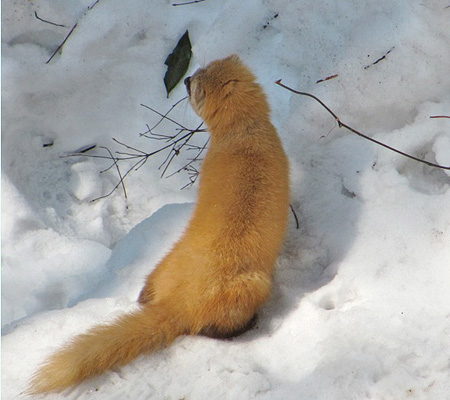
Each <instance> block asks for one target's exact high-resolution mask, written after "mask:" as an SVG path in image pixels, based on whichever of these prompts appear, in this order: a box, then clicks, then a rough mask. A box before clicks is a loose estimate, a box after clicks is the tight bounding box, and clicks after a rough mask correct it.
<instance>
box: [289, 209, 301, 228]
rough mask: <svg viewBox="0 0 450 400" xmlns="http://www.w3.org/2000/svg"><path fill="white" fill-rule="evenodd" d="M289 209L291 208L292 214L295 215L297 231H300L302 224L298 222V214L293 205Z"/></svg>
mask: <svg viewBox="0 0 450 400" xmlns="http://www.w3.org/2000/svg"><path fill="white" fill-rule="evenodd" d="M289 207H291V211H292V214H294V219H295V229H300V222H299V221H298V217H297V213H296V212H295V210H294V207H292V204H289Z"/></svg>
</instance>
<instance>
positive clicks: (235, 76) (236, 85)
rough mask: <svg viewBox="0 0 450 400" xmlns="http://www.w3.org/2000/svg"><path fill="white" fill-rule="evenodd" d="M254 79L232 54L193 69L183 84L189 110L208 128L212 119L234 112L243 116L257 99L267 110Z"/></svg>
mask: <svg viewBox="0 0 450 400" xmlns="http://www.w3.org/2000/svg"><path fill="white" fill-rule="evenodd" d="M255 79H256V78H255V76H254V75H253V74H252V72H251V71H250V70H249V69H248V68H247V67H246V66H245V65H244V64H243V63H242V61H241V59H240V58H239V57H238V56H237V55H235V54H233V55H231V56H229V57H227V58H224V59H221V60H216V61H213V62H211V63H210V64H208V65H207V66H206V67H205V68H201V69H199V70H197V71H196V72H195V73H194V75H192V76H191V77H189V78H186V79H185V80H184V83H185V85H186V89H187V92H188V94H189V100H190V102H191V105H192V108H193V109H194V111H195V112H196V113H197V114H198V115H199V116H200V117H201V118H202V119H203V120H204V121H205V122H206V123H207V124H208V125H211V123H213V120H214V119H215V118H220V116H222V117H225V115H224V114H228V118H230V117H231V118H232V117H234V113H235V112H236V111H238V110H239V111H240V112H244V113H245V112H246V111H249V110H246V109H247V108H249V107H255V106H257V104H256V103H259V102H261V100H262V102H263V103H264V104H265V105H266V107H267V103H266V101H265V96H264V94H263V93H262V90H261V88H260V86H259V85H258V84H257V83H256V82H255ZM229 113H231V114H229ZM217 114H219V115H217ZM210 127H211V126H210Z"/></svg>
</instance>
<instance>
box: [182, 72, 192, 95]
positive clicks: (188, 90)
mask: <svg viewBox="0 0 450 400" xmlns="http://www.w3.org/2000/svg"><path fill="white" fill-rule="evenodd" d="M184 84H185V85H186V90H187V92H188V95H189V96H190V95H191V77H190V76H188V77H187V78H186V79H185V80H184Z"/></svg>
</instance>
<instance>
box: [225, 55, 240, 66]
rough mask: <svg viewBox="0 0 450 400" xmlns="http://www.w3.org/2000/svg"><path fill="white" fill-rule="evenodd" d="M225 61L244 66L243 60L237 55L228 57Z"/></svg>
mask: <svg viewBox="0 0 450 400" xmlns="http://www.w3.org/2000/svg"><path fill="white" fill-rule="evenodd" d="M225 60H229V61H232V62H234V63H236V64H242V61H241V58H240V57H239V56H238V55H237V54H232V55H231V56H228V57H227V58H226V59H225Z"/></svg>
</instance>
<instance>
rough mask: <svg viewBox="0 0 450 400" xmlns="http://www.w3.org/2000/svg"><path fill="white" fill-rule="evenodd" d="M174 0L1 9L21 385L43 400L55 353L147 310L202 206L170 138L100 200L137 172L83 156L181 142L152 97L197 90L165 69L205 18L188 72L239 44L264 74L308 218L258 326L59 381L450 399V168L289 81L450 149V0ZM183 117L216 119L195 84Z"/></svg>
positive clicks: (443, 151)
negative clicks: (138, 307) (197, 100)
mask: <svg viewBox="0 0 450 400" xmlns="http://www.w3.org/2000/svg"><path fill="white" fill-rule="evenodd" d="M171 3H173V2H170V1H169V0H164V1H148V0H145V1H144V0H128V1H127V2H123V1H121V0H108V1H106V0H100V1H98V2H95V1H94V0H89V1H88V0H81V1H72V0H61V1H53V0H35V1H28V0H11V1H8V2H3V4H2V6H3V7H2V100H3V102H2V106H3V108H2V332H3V337H2V399H5V400H15V399H21V398H29V397H27V396H26V395H24V394H22V392H23V391H24V390H25V389H26V387H27V382H28V380H29V378H30V376H31V374H32V373H33V371H35V370H36V368H37V366H38V365H39V364H40V363H41V362H42V361H43V360H44V359H45V358H46V357H47V356H48V355H49V354H51V353H52V352H53V351H55V350H56V349H57V348H59V347H60V346H61V345H63V344H64V343H65V342H66V341H67V340H69V339H70V338H71V337H73V336H74V335H75V334H78V333H82V332H84V331H85V330H86V329H88V328H89V327H91V326H93V325H95V324H98V323H100V322H106V321H109V320H111V319H112V318H114V317H115V316H117V315H119V314H120V313H122V312H126V311H129V310H130V309H133V307H135V299H136V297H137V294H138V293H139V290H140V288H141V286H142V284H143V282H144V279H145V276H146V275H147V274H148V273H149V272H151V270H152V269H153V268H154V266H155V264H156V263H157V262H158V260H159V259H161V258H162V257H163V256H164V254H165V253H167V252H168V251H169V250H170V248H171V246H172V245H173V243H174V241H176V240H177V238H178V237H179V235H180V234H181V233H182V231H183V228H184V227H185V226H186V224H187V222H188V220H189V215H190V213H191V211H192V204H193V203H194V202H195V197H196V190H197V185H194V186H193V187H189V188H187V189H184V190H180V188H181V187H182V186H184V185H185V184H186V183H187V181H188V177H187V176H186V175H185V174H183V173H179V174H175V175H174V176H173V177H171V178H169V179H165V178H163V179H161V178H160V176H161V171H160V170H158V166H159V165H160V163H161V162H162V161H164V157H165V156H164V155H158V156H155V157H154V159H151V160H149V161H148V163H147V164H145V166H143V167H142V168H140V169H138V170H137V171H133V172H132V173H130V174H129V176H128V177H127V178H126V189H127V192H128V201H125V199H124V197H123V193H122V191H121V188H119V190H117V191H115V192H114V193H113V194H112V195H111V196H109V197H107V198H105V199H102V200H98V201H96V202H91V200H93V199H95V198H97V197H99V196H102V195H105V194H107V193H108V192H109V191H110V190H111V189H112V188H113V187H114V185H115V184H116V183H117V181H118V176H117V173H116V170H115V168H111V169H108V167H109V166H110V164H109V163H108V161H107V160H104V159H98V158H88V157H65V156H67V155H70V154H71V153H73V152H75V151H77V150H80V149H83V148H86V147H88V146H91V145H97V147H96V149H94V150H91V151H89V152H88V153H86V154H90V155H105V154H106V153H105V151H104V149H101V148H100V146H107V147H108V148H110V149H111V150H112V151H115V150H122V151H123V150H124V149H123V147H120V146H119V145H117V144H116V143H115V142H113V141H112V138H116V139H118V140H120V141H121V142H125V143H127V144H129V145H130V146H134V147H137V148H139V149H142V150H144V151H151V150H154V149H156V148H157V147H158V146H160V145H161V142H157V141H152V140H149V139H147V138H145V137H143V136H142V135H140V133H143V132H145V131H146V129H147V128H146V125H147V124H148V125H150V126H151V125H154V124H155V123H156V122H157V121H158V119H159V117H158V116H157V115H156V114H154V113H153V112H151V111H150V110H148V109H146V108H144V107H142V106H140V104H141V103H143V104H146V105H149V106H151V107H153V108H155V109H157V110H159V111H160V112H165V111H167V110H168V109H169V108H170V107H171V106H172V105H173V104H174V103H175V102H176V101H177V100H179V99H181V98H182V97H184V96H185V90H184V88H183V87H182V86H183V85H179V86H178V87H177V88H175V90H174V91H173V92H172V93H171V96H170V98H167V97H166V93H165V89H164V84H163V76H164V73H165V71H166V67H165V65H164V60H165V59H166V57H167V55H168V54H170V52H171V51H172V49H173V47H174V46H175V44H176V43H177V41H178V39H179V38H180V37H181V35H182V34H183V33H184V32H185V31H186V30H189V34H190V37H191V41H192V44H193V60H192V62H191V67H190V70H189V73H192V72H193V71H195V69H196V68H198V67H200V66H204V65H206V64H207V63H208V62H209V61H211V60H213V59H216V58H220V57H223V56H227V55H229V54H231V53H237V54H239V55H240V56H241V57H242V59H243V60H244V61H245V62H246V64H248V65H249V66H250V67H251V68H252V69H253V70H254V72H255V73H256V75H257V76H258V79H259V81H260V83H261V84H262V85H263V86H264V89H265V91H266V92H267V94H268V97H269V101H270V102H271V105H272V115H273V122H274V124H275V125H276V126H277V128H278V130H279V134H280V136H281V138H282V140H283V143H284V146H285V148H286V151H287V153H288V156H289V158H290V162H291V180H292V206H293V208H294V209H295V210H296V213H297V216H298V218H299V220H300V229H296V227H295V223H294V219H293V218H292V220H291V224H290V228H289V232H288V235H287V238H286V243H285V246H284V249H283V252H282V254H281V255H280V259H279V263H278V264H279V265H278V268H277V274H276V277H275V283H274V292H273V296H272V298H271V300H270V302H269V303H268V304H267V305H266V306H265V307H264V308H263V309H262V310H261V312H260V314H259V320H258V324H257V326H256V328H255V329H253V330H252V331H249V332H247V333H246V334H244V335H243V336H241V337H239V338H236V339H234V340H232V341H217V340H212V339H208V338H204V337H182V338H179V339H178V340H177V341H176V342H175V344H174V345H172V346H171V347H169V348H167V349H165V350H162V351H160V352H157V353H155V354H151V355H146V356H141V357H140V358H138V359H137V360H136V361H134V362H132V363H130V364H129V365H127V366H125V367H123V368H119V369H115V370H113V371H109V372H107V373H105V374H104V375H102V376H99V377H96V378H93V379H91V380H89V381H86V382H83V383H82V384H80V385H78V386H76V387H74V388H71V389H68V390H66V391H65V392H63V393H61V394H49V395H47V396H46V397H45V398H46V399H92V400H94V399H108V400H109V399H133V400H141V399H155V400H159V399H161V400H163V399H164V400H168V399H170V400H179V399H189V400H204V399H224V400H225V399H226V400H235V399H239V400H241V399H258V400H275V399H276V400H278V399H283V400H289V399H295V400H297V399H314V400H329V399H349V400H350V399H355V400H359V399H377V400H398V399H414V400H416V399H433V400H437V399H450V290H449V285H450V208H449V204H450V173H449V171H445V170H441V169H437V168H431V167H427V166H425V165H423V164H420V163H417V162H414V161H412V160H408V159H406V158H404V157H402V156H400V155H399V154H396V153H393V152H390V151H388V150H386V149H384V148H382V147H379V146H376V145H375V144H373V143H370V142H368V141H366V140H364V139H362V138H360V137H358V136H356V135H354V134H352V133H350V132H348V131H346V130H344V129H339V128H338V127H337V126H336V123H335V121H334V120H333V118H332V117H331V116H330V115H329V114H328V113H327V112H326V111H325V110H324V109H323V108H322V107H321V106H320V105H319V104H318V103H317V102H315V101H314V100H312V99H310V98H307V97H302V96H298V95H295V94H293V93H290V92H288V91H286V90H284V89H282V88H281V87H279V86H277V85H276V84H275V83H274V82H275V81H276V80H278V79H280V78H281V79H282V80H283V83H285V84H287V85H289V86H291V87H293V88H296V89H298V90H302V91H306V92H309V93H312V94H314V95H316V96H318V97H319V98H321V99H322V100H323V101H324V102H325V103H326V104H327V105H328V106H329V107H331V108H332V109H333V111H334V112H335V113H337V114H338V116H339V117H340V119H341V120H342V121H343V122H345V123H347V124H349V125H351V126H353V127H354V128H356V129H358V130H360V131H362V132H364V133H366V134H368V135H370V136H372V137H373V138H374V139H376V140H379V141H382V142H385V143H388V144H389V145H391V146H394V147H396V148H399V149H401V150H402V151H405V152H408V153H410V154H412V155H414V156H416V157H419V158H423V159H426V160H428V161H431V162H437V163H441V164H444V165H449V164H450V119H448V118H430V116H449V115H450V74H449V65H450V3H449V2H448V0H428V1H419V0H411V1H390V0H379V1H365V2H361V1H356V0H341V1H334V2H332V1H327V0H319V1H317V0H304V1H296V0H249V1H242V0H223V1H220V0H206V1H203V2H200V3H195V4H190V5H184V6H173V5H172V4H171ZM35 12H36V13H37V15H38V16H39V18H42V19H45V20H47V21H51V22H54V23H57V24H60V25H63V26H55V25H51V24H49V23H46V22H43V21H41V20H39V19H37V18H36V17H35ZM75 24H77V25H76V28H75V29H74V30H73V32H72V34H71V35H70V36H69V38H68V39H67V41H66V43H65V44H64V46H63V47H62V50H61V51H60V52H58V53H57V54H55V56H54V57H53V58H52V59H51V61H49V62H48V63H46V62H47V60H49V58H50V56H51V55H52V53H53V52H54V51H55V50H56V48H57V47H58V46H59V44H61V43H62V41H63V40H64V39H65V37H66V36H67V34H68V33H69V31H70V29H71V28H72V27H73V26H74V25H75ZM333 75H337V76H336V77H334V78H332V79H328V80H326V78H327V77H330V76H333ZM319 80H323V81H322V82H320V83H316V82H317V81H319ZM171 116H172V118H174V119H175V120H177V121H179V122H180V123H182V124H183V125H185V126H190V127H195V126H197V125H198V124H199V120H198V118H197V117H196V116H195V115H194V113H193V112H192V110H191V109H190V106H189V105H188V103H187V102H186V101H185V102H183V103H181V104H180V105H179V106H177V107H176V108H175V109H174V110H173V111H172V113H171ZM168 128H169V125H167V124H166V125H162V126H161V131H162V132H165V131H164V129H168ZM171 129H172V131H171V132H170V133H173V131H174V129H173V126H172V127H171ZM196 135H198V136H199V139H198V140H199V141H201V140H203V139H204V135H205V134H202V133H198V134H196ZM202 135H203V138H202V137H201V136H202ZM183 156H184V157H185V158H183ZM186 157H189V154H184V155H183V154H182V155H180V156H179V157H176V158H175V159H174V161H173V163H172V165H171V167H170V168H171V172H173V171H176V170H177V169H179V168H181V167H182V166H183V165H184V164H185V163H186ZM130 165H131V164H128V166H130ZM105 169H108V170H107V171H105V172H102V171H104V170H105ZM125 170H126V168H125Z"/></svg>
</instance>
